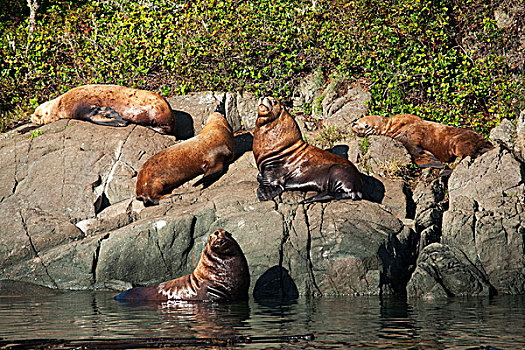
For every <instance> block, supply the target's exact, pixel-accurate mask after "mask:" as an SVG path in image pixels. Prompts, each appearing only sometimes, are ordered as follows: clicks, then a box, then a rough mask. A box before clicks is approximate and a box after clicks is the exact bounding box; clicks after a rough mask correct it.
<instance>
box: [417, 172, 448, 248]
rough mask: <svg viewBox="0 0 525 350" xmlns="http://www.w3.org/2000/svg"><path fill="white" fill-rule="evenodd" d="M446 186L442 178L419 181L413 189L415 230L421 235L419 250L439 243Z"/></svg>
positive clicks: (445, 200)
mask: <svg viewBox="0 0 525 350" xmlns="http://www.w3.org/2000/svg"><path fill="white" fill-rule="evenodd" d="M446 188H447V184H446V182H445V181H444V178H443V177H438V178H437V179H434V180H432V181H431V182H430V183H428V182H427V181H425V180H421V181H420V182H419V183H418V184H417V185H416V188H415V189H414V192H413V197H412V198H413V201H414V205H415V208H416V210H415V220H414V223H415V228H416V231H417V232H418V233H420V234H421V241H420V249H423V248H424V247H425V246H427V245H428V244H430V243H435V242H440V241H441V226H442V221H443V213H444V212H445V211H446V210H447V209H448V200H447V199H448V198H445V192H446Z"/></svg>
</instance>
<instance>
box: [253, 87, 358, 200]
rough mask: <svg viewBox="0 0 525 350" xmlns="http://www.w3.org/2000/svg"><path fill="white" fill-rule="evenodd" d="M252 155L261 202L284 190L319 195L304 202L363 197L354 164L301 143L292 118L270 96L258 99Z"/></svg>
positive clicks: (299, 134) (301, 140)
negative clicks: (255, 164)
mask: <svg viewBox="0 0 525 350" xmlns="http://www.w3.org/2000/svg"><path fill="white" fill-rule="evenodd" d="M253 155H254V157H255V161H256V163H257V167H258V168H259V175H258V176H257V180H258V181H259V187H258V189H257V196H258V198H259V200H261V201H265V200H270V199H273V198H274V197H275V196H277V195H279V194H281V193H282V192H283V191H285V190H300V191H317V192H318V194H317V195H315V196H313V197H310V198H308V199H305V200H304V201H303V203H309V202H317V201H327V200H332V199H343V198H352V199H360V198H362V179H361V175H360V174H359V171H358V170H357V168H356V167H355V165H354V164H352V163H351V162H350V161H349V160H348V159H346V158H343V157H341V156H338V155H335V154H332V153H330V152H328V151H325V150H322V149H320V148H317V147H315V146H311V145H309V144H307V143H306V142H304V141H303V138H302V135H301V131H300V129H299V126H298V125H297V123H296V121H295V120H294V118H293V117H292V116H291V115H290V114H289V113H288V111H287V110H286V109H285V108H284V107H283V106H282V105H281V103H280V102H279V101H278V100H277V99H275V98H273V97H264V98H261V99H259V107H258V117H257V120H256V122H255V129H254V134H253Z"/></svg>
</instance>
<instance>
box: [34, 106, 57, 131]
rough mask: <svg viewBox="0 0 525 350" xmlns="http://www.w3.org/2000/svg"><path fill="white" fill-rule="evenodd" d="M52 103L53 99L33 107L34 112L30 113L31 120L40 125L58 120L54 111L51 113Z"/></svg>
mask: <svg viewBox="0 0 525 350" xmlns="http://www.w3.org/2000/svg"><path fill="white" fill-rule="evenodd" d="M54 105H55V100H51V101H47V102H44V103H42V104H41V105H40V106H38V107H37V108H36V109H35V112H34V113H33V114H32V115H31V122H33V123H35V124H38V125H42V124H47V123H51V122H53V121H55V120H58V117H57V115H56V113H53V111H52V109H53V106H54Z"/></svg>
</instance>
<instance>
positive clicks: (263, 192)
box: [257, 183, 283, 202]
mask: <svg viewBox="0 0 525 350" xmlns="http://www.w3.org/2000/svg"><path fill="white" fill-rule="evenodd" d="M281 193H283V189H282V188H281V187H279V186H265V185H263V184H262V183H261V184H259V187H257V199H259V201H260V202H264V201H269V200H272V199H274V198H275V197H277V196H278V195H280V194H281Z"/></svg>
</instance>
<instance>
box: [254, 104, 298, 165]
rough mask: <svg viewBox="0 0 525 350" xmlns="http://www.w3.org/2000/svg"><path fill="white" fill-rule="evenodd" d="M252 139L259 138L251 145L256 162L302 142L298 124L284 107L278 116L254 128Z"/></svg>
mask: <svg viewBox="0 0 525 350" xmlns="http://www.w3.org/2000/svg"><path fill="white" fill-rule="evenodd" d="M254 139H258V140H261V142H256V143H254V145H253V154H254V156H255V160H256V161H257V162H259V160H262V159H264V158H267V157H269V156H271V155H272V154H276V153H279V152H281V151H282V150H283V149H286V148H289V147H291V146H294V144H298V145H297V146H300V145H301V144H303V143H304V141H303V139H302V134H301V130H300V129H299V125H297V122H296V121H295V120H294V119H293V118H292V116H291V115H290V114H289V113H288V111H286V109H284V108H282V110H281V114H280V115H279V117H278V118H275V119H274V120H272V121H270V122H268V123H265V124H263V125H260V126H259V127H258V128H256V129H255V132H254Z"/></svg>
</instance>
